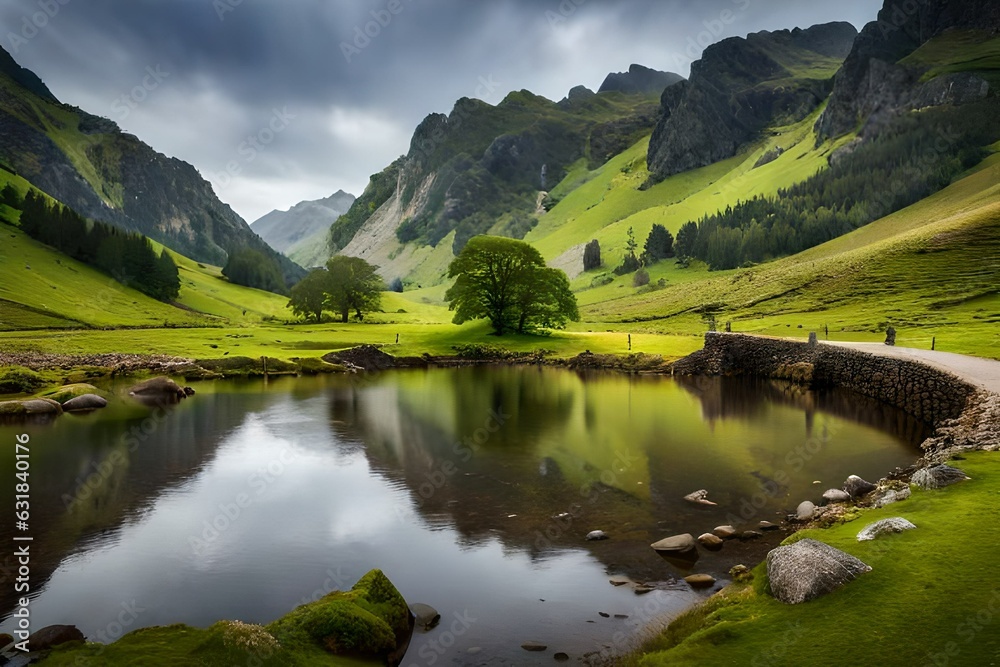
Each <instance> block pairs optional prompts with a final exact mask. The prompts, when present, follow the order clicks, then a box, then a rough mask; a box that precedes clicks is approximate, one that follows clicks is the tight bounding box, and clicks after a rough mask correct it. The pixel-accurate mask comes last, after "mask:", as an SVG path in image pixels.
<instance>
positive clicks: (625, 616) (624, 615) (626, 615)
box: [615, 614, 628, 620]
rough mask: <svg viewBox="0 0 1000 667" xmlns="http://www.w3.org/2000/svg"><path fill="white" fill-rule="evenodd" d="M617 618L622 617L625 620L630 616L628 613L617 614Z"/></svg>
mask: <svg viewBox="0 0 1000 667" xmlns="http://www.w3.org/2000/svg"><path fill="white" fill-rule="evenodd" d="M615 618H620V619H623V620H624V619H626V618H628V614H615Z"/></svg>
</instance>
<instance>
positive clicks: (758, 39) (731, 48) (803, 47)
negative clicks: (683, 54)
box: [648, 23, 857, 180]
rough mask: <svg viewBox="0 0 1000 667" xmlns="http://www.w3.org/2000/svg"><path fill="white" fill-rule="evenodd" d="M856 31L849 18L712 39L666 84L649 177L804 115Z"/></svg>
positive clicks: (826, 88)
mask: <svg viewBox="0 0 1000 667" xmlns="http://www.w3.org/2000/svg"><path fill="white" fill-rule="evenodd" d="M856 36H857V31H856V30H855V28H854V27H853V26H852V25H850V24H848V23H829V24H824V25H818V26H813V27H812V28H809V29H808V30H800V29H795V30H781V31H777V32H759V33H755V34H751V35H748V36H747V38H746V39H742V38H738V37H734V38H730V39H726V40H723V41H721V42H719V43H718V44H714V45H712V46H710V47H708V48H707V49H705V52H704V54H703V56H702V58H701V60H698V61H697V62H695V63H693V64H692V66H691V78H690V79H689V80H688V81H685V82H682V83H679V84H677V85H674V86H671V87H669V88H667V89H666V90H665V91H664V92H663V96H662V98H661V110H660V119H659V122H658V123H657V126H656V129H655V130H654V132H653V136H652V139H651V140H650V144H649V155H648V163H649V170H650V172H651V174H652V175H653V176H652V177H653V180H662V179H664V178H666V177H668V176H671V175H673V174H677V173H680V172H683V171H688V170H690V169H695V168H698V167H703V166H705V165H709V164H712V163H713V162H718V161H719V160H724V159H726V158H729V157H732V156H733V155H735V154H736V153H737V151H738V150H739V149H740V147H741V146H743V145H744V144H746V143H747V142H749V141H752V140H753V139H755V138H756V137H757V136H758V135H759V133H760V132H761V131H762V130H763V129H764V128H766V127H768V126H769V125H773V124H775V123H783V122H793V121H797V120H801V119H802V118H804V117H805V116H807V115H808V114H809V113H811V112H812V111H813V110H814V109H815V108H816V107H817V106H818V105H819V104H820V103H821V102H822V101H823V100H824V99H826V97H827V95H828V94H829V92H830V90H831V86H832V84H831V81H830V79H831V78H832V77H833V75H834V74H835V72H836V71H837V69H838V68H839V67H840V65H841V63H842V61H843V58H844V57H845V56H846V55H847V54H848V53H849V52H850V49H851V46H852V44H853V42H854V39H855V37H856Z"/></svg>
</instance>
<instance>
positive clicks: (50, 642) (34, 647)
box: [28, 625, 85, 652]
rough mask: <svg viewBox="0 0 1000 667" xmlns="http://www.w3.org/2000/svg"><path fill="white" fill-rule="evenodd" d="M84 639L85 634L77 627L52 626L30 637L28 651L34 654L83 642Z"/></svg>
mask: <svg viewBox="0 0 1000 667" xmlns="http://www.w3.org/2000/svg"><path fill="white" fill-rule="evenodd" d="M84 639H85V637H84V636H83V633H82V632H80V630H79V628H77V627H76V626H75V625H50V626H48V627H44V628H42V629H41V630H39V631H37V632H33V633H32V634H31V636H30V637H28V649H29V650H30V651H33V652H34V651H46V650H48V649H50V648H52V647H53V646H59V645H60V644H68V643H69V642H82V641H84Z"/></svg>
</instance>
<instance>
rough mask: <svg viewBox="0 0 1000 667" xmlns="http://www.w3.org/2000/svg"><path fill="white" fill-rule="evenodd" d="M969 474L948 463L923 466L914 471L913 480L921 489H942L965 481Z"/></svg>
mask: <svg viewBox="0 0 1000 667" xmlns="http://www.w3.org/2000/svg"><path fill="white" fill-rule="evenodd" d="M967 479H969V476H968V475H966V474H965V473H964V472H962V471H961V470H959V469H958V468H952V467H951V466H946V465H936V466H931V467H930V468H923V469H921V470H918V471H917V472H915V473H913V477H912V478H911V480H910V481H911V482H913V483H914V484H916V485H917V486H919V487H920V488H921V489H940V488H943V487H946V486H951V485H952V484H957V483H958V482H964V481H965V480H967Z"/></svg>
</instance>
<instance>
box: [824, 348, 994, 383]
mask: <svg viewBox="0 0 1000 667" xmlns="http://www.w3.org/2000/svg"><path fill="white" fill-rule="evenodd" d="M825 344H826V345H840V346H841V347H850V348H853V349H855V350H860V351H861V352H868V353H870V354H877V355H880V356H883V357H894V358H897V359H908V360H910V361H919V362H921V363H924V364H926V365H928V366H932V367H934V368H937V369H939V370H942V371H946V372H949V373H952V374H954V375H957V376H958V377H960V378H962V379H963V380H965V381H966V382H969V383H971V384H974V385H976V386H977V387H982V388H983V389H986V390H987V391H991V392H993V393H994V394H1000V361H994V360H992V359H982V358H980V357H969V356H966V355H964V354H954V353H952V352H932V351H931V350H918V349H914V348H910V347H890V346H888V345H884V344H882V343H833V342H831V343H825Z"/></svg>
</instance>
